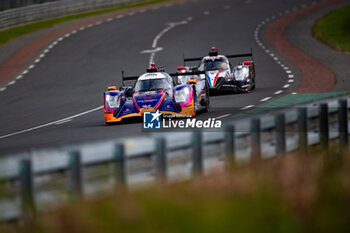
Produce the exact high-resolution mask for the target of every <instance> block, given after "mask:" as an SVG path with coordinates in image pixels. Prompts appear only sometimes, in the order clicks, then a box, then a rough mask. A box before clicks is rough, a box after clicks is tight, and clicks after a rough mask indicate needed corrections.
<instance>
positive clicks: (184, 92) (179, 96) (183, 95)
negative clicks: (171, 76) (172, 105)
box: [175, 87, 190, 103]
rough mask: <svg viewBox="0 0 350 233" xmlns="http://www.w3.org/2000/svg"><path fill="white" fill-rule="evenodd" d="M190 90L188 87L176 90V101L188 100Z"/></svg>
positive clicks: (183, 101)
mask: <svg viewBox="0 0 350 233" xmlns="http://www.w3.org/2000/svg"><path fill="white" fill-rule="evenodd" d="M189 94H190V90H189V89H188V87H184V88H182V89H180V90H178V91H175V101H176V102H177V103H185V102H186V101H187V98H188V95H189Z"/></svg>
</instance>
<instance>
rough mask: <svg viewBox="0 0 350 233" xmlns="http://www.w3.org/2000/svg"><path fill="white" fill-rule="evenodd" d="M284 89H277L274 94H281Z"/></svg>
mask: <svg viewBox="0 0 350 233" xmlns="http://www.w3.org/2000/svg"><path fill="white" fill-rule="evenodd" d="M282 92H283V91H282V90H279V91H276V92H275V93H273V94H274V95H279V94H281V93H282Z"/></svg>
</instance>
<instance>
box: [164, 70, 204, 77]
mask: <svg viewBox="0 0 350 233" xmlns="http://www.w3.org/2000/svg"><path fill="white" fill-rule="evenodd" d="M201 74H205V71H192V72H184V73H172V74H169V75H170V76H171V77H176V76H189V75H201Z"/></svg>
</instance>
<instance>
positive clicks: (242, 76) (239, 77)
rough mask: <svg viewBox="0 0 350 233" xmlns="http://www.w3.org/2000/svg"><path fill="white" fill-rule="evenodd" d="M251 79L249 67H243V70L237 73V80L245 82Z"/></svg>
mask: <svg viewBox="0 0 350 233" xmlns="http://www.w3.org/2000/svg"><path fill="white" fill-rule="evenodd" d="M248 77H249V69H248V68H247V67H243V68H242V69H239V70H236V71H235V78H236V80H244V79H246V78H248Z"/></svg>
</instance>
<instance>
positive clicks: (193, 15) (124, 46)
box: [0, 0, 311, 155]
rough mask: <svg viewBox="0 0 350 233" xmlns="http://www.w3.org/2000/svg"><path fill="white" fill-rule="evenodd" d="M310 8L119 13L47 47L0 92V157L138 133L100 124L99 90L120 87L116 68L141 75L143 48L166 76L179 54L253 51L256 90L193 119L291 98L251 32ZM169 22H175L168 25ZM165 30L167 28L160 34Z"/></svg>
mask: <svg viewBox="0 0 350 233" xmlns="http://www.w3.org/2000/svg"><path fill="white" fill-rule="evenodd" d="M310 3H311V1H308V0H293V1H292V0H215V1H214V0H200V1H196V2H187V3H184V4H175V5H172V6H169V7H162V8H159V9H154V10H148V11H146V12H142V13H141V12H138V13H135V14H132V15H126V16H124V17H123V18H120V19H115V20H112V21H110V22H104V23H102V24H100V25H96V26H93V27H91V28H87V29H85V30H83V31H79V32H78V33H76V34H74V35H71V36H70V37H68V38H65V39H64V40H62V41H61V42H59V43H58V44H57V45H56V46H55V47H54V48H52V49H51V50H50V52H49V53H47V54H46V55H45V57H43V58H42V59H41V60H40V62H38V63H36V64H35V67H34V68H33V69H31V70H30V72H29V73H28V74H26V75H25V78H23V79H21V80H19V81H18V82H16V83H15V84H14V85H13V86H12V87H10V88H7V89H6V91H2V92H0V109H1V114H0V125H1V129H0V155H3V154H8V153H14V152H18V151H23V150H30V149H31V148H40V147H50V146H60V145H64V144H67V143H76V142H81V141H92V140H103V139H105V138H117V137H126V136H133V135H141V134H143V135H145V134H146V133H145V132H143V131H142V124H141V123H140V122H133V123H128V124H120V125H113V126H105V125H104V117H103V110H102V109H100V106H101V105H102V104H103V98H102V97H103V92H104V90H105V89H106V87H107V86H109V85H115V84H116V85H117V86H120V85H121V75H120V71H121V70H125V71H126V74H127V75H137V74H141V73H143V72H144V71H145V69H146V68H147V66H148V64H149V62H150V56H151V54H150V53H142V51H145V50H152V49H154V48H158V47H161V48H162V50H161V51H158V52H156V53H155V54H154V55H155V56H154V59H155V62H156V64H157V65H162V66H164V67H166V70H167V71H168V72H174V71H175V70H176V67H177V66H178V65H182V54H183V53H185V54H186V56H196V57H197V56H205V55H206V54H207V52H208V49H209V48H211V47H212V46H216V47H217V48H218V49H219V52H220V53H228V54H230V53H245V52H249V51H250V48H253V51H254V61H255V64H256V85H257V89H256V90H254V91H253V92H251V93H249V94H226V95H216V96H212V97H211V109H210V111H209V112H208V113H204V114H201V115H199V116H198V117H199V118H201V119H207V118H209V117H214V118H224V117H225V116H229V115H234V114H237V113H239V112H241V111H242V109H245V108H249V107H251V108H252V107H255V106H259V105H261V104H263V103H265V102H266V101H271V100H273V99H275V98H278V97H280V96H282V95H284V94H287V93H290V92H292V90H293V89H294V88H296V87H297V84H298V79H297V78H296V80H295V82H294V83H291V85H290V86H289V87H288V88H284V89H283V86H285V84H286V80H287V75H286V71H285V69H283V68H282V67H281V66H280V65H279V64H277V63H276V60H274V59H272V57H271V56H270V55H269V54H268V53H266V51H264V50H263V49H262V48H261V46H259V45H258V44H257V41H256V39H255V37H254V32H255V30H256V28H257V26H258V25H259V24H261V22H262V21H263V20H264V19H266V18H267V17H270V16H271V15H276V14H277V13H278V12H284V11H285V10H287V9H290V8H292V7H294V6H299V5H302V4H310ZM180 22H181V23H180ZM169 23H170V25H171V23H176V24H172V25H173V27H169ZM177 23H178V24H177ZM166 28H170V29H169V30H166V31H165V32H164V33H163V34H162V33H161V32H162V31H163V30H164V29H166ZM259 34H261V33H259ZM157 36H158V37H157ZM157 38H158V39H157ZM155 40H156V46H153V47H152V45H154V44H155ZM239 61H240V60H233V61H232V62H233V64H236V63H238V62H239ZM280 90H282V92H279V91H280ZM276 92H278V94H274V93H276ZM269 97H271V98H269ZM81 113H84V114H82V115H80V114H81ZM72 116H76V117H73V118H71V117H72ZM62 119H63V121H62ZM64 119H66V120H64Z"/></svg>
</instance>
